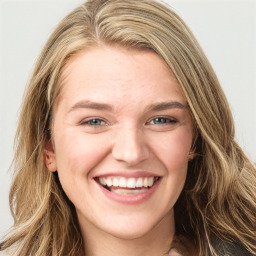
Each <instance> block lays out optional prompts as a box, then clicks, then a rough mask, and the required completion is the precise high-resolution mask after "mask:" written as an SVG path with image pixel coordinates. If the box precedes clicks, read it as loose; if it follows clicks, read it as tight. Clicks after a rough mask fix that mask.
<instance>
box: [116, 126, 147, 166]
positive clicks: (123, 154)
mask: <svg viewBox="0 0 256 256" xmlns="http://www.w3.org/2000/svg"><path fill="white" fill-rule="evenodd" d="M112 155H113V157H114V159H115V160H117V161H122V162H124V163H126V164H127V165H128V166H134V165H137V164H139V163H140V162H143V161H144V160H146V159H148V157H149V148H148V147H147V145H146V143H145V139H144V136H143V134H142V132H141V131H140V130H139V129H136V128H133V127H126V128H124V129H120V130H119V131H118V133H117V134H116V138H115V142H114V145H113V149H112Z"/></svg>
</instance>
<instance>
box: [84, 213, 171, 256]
mask: <svg viewBox="0 0 256 256" xmlns="http://www.w3.org/2000/svg"><path fill="white" fill-rule="evenodd" d="M80 224H81V223H80ZM81 229H82V235H83V239H84V244H85V255H86V256H87V255H90V256H102V255H104V256H130V255H133V256H145V255H147V256H156V255H160V256H162V255H166V253H167V252H168V250H169V248H170V245H171V242H172V240H173V236H174V232H175V227H174V217H173V212H172V213H171V214H168V215H166V216H165V217H164V218H163V219H162V220H161V221H160V222H159V223H158V224H157V225H156V226H155V227H153V228H152V229H151V230H150V231H149V232H148V233H146V234H145V235H143V236H141V237H137V238H133V239H123V238H118V237H115V236H112V235H111V234H108V233H106V232H104V231H100V230H99V229H97V228H95V227H93V228H92V227H89V228H88V223H87V228H85V229H83V228H82V227H81Z"/></svg>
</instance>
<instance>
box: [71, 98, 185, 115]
mask: <svg viewBox="0 0 256 256" xmlns="http://www.w3.org/2000/svg"><path fill="white" fill-rule="evenodd" d="M84 108H85V109H95V110H106V111H113V109H114V107H113V106H112V105H109V104H106V103H100V102H93V101H89V100H82V101H79V102H77V103H75V104H74V105H73V106H72V107H71V108H70V109H69V111H68V113H69V112H72V111H74V110H77V109H84ZM174 108H178V109H185V108H187V106H186V105H183V104H182V103H180V102H177V101H170V102H159V103H154V104H151V105H150V106H148V107H147V108H146V112H148V111H161V110H167V109H174Z"/></svg>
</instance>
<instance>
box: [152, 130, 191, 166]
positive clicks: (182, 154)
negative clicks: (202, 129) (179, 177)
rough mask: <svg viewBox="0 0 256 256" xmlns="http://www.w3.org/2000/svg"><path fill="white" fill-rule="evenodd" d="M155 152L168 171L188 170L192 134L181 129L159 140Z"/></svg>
mask: <svg viewBox="0 0 256 256" xmlns="http://www.w3.org/2000/svg"><path fill="white" fill-rule="evenodd" d="M156 144H157V146H155V152H156V151H157V152H156V154H157V155H158V157H159V159H160V160H161V162H162V163H164V164H165V166H166V168H167V169H168V170H173V171H174V170H176V169H185V170H186V168H187V163H188V155H189V151H190V148H191V145H192V132H191V131H190V130H189V129H180V130H179V131H173V132H170V133H169V134H166V135H164V136H162V137H161V138H158V140H157V141H156Z"/></svg>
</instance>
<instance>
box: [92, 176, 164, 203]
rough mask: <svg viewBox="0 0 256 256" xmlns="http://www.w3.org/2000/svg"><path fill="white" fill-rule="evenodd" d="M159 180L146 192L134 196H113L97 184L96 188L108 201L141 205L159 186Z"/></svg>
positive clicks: (113, 194)
mask: <svg viewBox="0 0 256 256" xmlns="http://www.w3.org/2000/svg"><path fill="white" fill-rule="evenodd" d="M160 181H161V179H159V180H158V181H157V182H155V183H154V184H153V186H152V187H151V188H149V189H148V190H147V191H145V192H143V193H141V194H136V195H120V194H115V193H113V192H111V191H109V190H107V189H105V188H104V187H102V186H101V185H100V184H99V183H97V184H98V186H99V187H100V189H101V191H102V192H103V194H104V195H105V196H106V197H107V198H109V199H110V200H113V201H116V202H118V203H122V204H141V203H143V202H145V201H147V200H148V199H149V198H150V197H151V196H152V195H153V194H154V192H155V191H156V190H157V188H158V186H159V184H160Z"/></svg>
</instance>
